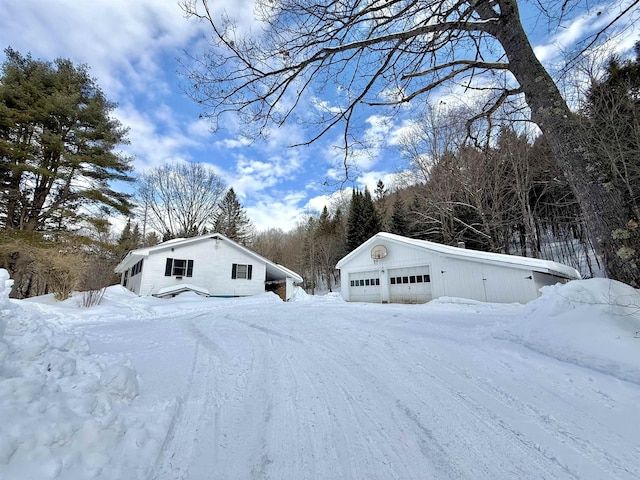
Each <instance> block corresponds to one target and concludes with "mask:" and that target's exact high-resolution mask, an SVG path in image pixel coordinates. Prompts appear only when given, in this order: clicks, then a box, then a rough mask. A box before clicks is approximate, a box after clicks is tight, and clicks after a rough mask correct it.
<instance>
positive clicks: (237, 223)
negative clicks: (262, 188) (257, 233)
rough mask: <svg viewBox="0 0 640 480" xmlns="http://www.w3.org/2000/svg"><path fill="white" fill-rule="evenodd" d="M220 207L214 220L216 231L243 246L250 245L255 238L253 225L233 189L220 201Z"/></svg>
mask: <svg viewBox="0 0 640 480" xmlns="http://www.w3.org/2000/svg"><path fill="white" fill-rule="evenodd" d="M219 207H220V210H219V212H218V213H217V214H216V216H215V218H214V226H215V227H214V228H215V231H216V232H218V233H221V234H223V235H224V236H226V237H228V238H230V239H231V240H233V241H235V242H238V243H240V244H242V245H249V244H250V243H251V238H252V237H253V225H252V224H251V220H249V217H248V216H247V212H246V211H245V210H244V208H242V205H241V204H240V202H239V201H238V197H237V196H236V192H235V191H234V190H233V187H231V188H230V189H229V191H228V192H227V194H226V195H225V196H224V198H223V199H222V200H221V201H220V204H219Z"/></svg>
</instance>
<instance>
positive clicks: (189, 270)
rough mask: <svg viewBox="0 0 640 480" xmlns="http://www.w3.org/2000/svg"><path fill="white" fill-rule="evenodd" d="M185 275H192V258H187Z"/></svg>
mask: <svg viewBox="0 0 640 480" xmlns="http://www.w3.org/2000/svg"><path fill="white" fill-rule="evenodd" d="M187 277H193V260H187Z"/></svg>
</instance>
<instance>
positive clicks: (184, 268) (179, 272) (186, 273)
mask: <svg viewBox="0 0 640 480" xmlns="http://www.w3.org/2000/svg"><path fill="white" fill-rule="evenodd" d="M140 271H142V265H140ZM164 276H165V277H171V276H173V277H191V276H193V260H184V259H181V258H167V264H166V266H165V269H164Z"/></svg>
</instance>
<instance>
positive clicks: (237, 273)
mask: <svg viewBox="0 0 640 480" xmlns="http://www.w3.org/2000/svg"><path fill="white" fill-rule="evenodd" d="M252 270H253V265H245V264H242V263H234V264H233V265H232V266H231V278H234V279H245V280H251V271H252Z"/></svg>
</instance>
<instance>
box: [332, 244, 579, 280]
mask: <svg viewBox="0 0 640 480" xmlns="http://www.w3.org/2000/svg"><path fill="white" fill-rule="evenodd" d="M381 240H387V241H389V242H392V243H400V244H404V245H411V246H414V247H417V248H421V249H425V250H430V251H434V252H438V253H442V254H444V255H450V256H455V257H462V258H467V259H469V260H471V261H479V262H485V263H502V264H509V265H513V266H514V267H520V268H522V267H527V268H530V269H531V270H533V271H536V272H543V273H550V274H552V275H558V276H560V277H564V278H570V279H579V278H580V273H579V272H578V271H577V270H576V269H574V268H572V267H569V266H567V265H563V264H561V263H557V262H552V261H549V260H541V259H539V258H530V257H521V256H518V255H506V254H503V253H492V252H481V251H479V250H471V249H468V248H460V247H452V246H450V245H442V244H440V243H435V242H430V241H428V240H417V239H414V238H407V237H403V236H401V235H394V234H393V233H386V232H380V233H378V234H376V235H374V236H373V237H371V238H370V239H369V240H367V241H366V242H364V243H363V244H362V245H360V246H359V247H358V248H356V249H355V250H353V251H352V252H351V253H349V254H348V255H346V256H345V257H343V258H342V259H340V261H339V262H338V263H337V265H336V268H342V267H344V265H345V264H347V263H348V262H349V260H350V259H352V258H353V257H355V256H356V255H357V254H358V253H360V252H362V250H364V249H367V248H370V247H372V246H373V245H374V244H376V243H378V242H380V241H381Z"/></svg>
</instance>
